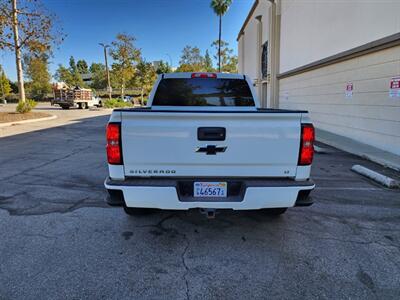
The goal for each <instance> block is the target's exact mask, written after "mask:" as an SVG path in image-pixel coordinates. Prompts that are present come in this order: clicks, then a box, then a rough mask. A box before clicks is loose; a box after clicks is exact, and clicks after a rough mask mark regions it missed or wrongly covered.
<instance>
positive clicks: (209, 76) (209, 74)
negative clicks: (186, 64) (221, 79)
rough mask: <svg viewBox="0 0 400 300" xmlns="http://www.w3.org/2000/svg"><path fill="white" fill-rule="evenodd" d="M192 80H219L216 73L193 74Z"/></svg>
mask: <svg viewBox="0 0 400 300" xmlns="http://www.w3.org/2000/svg"><path fill="white" fill-rule="evenodd" d="M192 78H217V74H215V73H192Z"/></svg>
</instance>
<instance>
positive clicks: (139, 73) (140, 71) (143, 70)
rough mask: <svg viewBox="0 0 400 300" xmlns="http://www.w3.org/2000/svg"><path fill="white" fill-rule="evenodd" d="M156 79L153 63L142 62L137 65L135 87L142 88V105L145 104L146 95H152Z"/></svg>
mask: <svg viewBox="0 0 400 300" xmlns="http://www.w3.org/2000/svg"><path fill="white" fill-rule="evenodd" d="M156 78H157V73H156V70H155V69H154V66H153V65H152V64H151V63H149V62H146V61H144V60H141V61H140V62H139V63H138V64H137V66H136V74H135V77H134V83H133V85H135V86H137V87H139V88H140V94H141V102H142V104H143V103H144V95H148V94H149V93H150V91H151V88H152V87H153V84H154V81H155V80H156Z"/></svg>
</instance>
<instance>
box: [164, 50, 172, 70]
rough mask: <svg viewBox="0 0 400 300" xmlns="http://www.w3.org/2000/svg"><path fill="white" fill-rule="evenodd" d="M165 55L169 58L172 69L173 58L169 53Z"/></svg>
mask: <svg viewBox="0 0 400 300" xmlns="http://www.w3.org/2000/svg"><path fill="white" fill-rule="evenodd" d="M165 55H166V56H168V57H169V65H170V67H171V68H172V58H171V55H169V54H168V53H166V54H165Z"/></svg>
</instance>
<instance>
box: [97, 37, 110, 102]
mask: <svg viewBox="0 0 400 300" xmlns="http://www.w3.org/2000/svg"><path fill="white" fill-rule="evenodd" d="M99 45H100V46H102V47H103V49H104V61H105V64H106V72H107V89H108V98H109V99H110V100H111V92H112V90H111V81H110V70H109V69H108V61H107V48H109V47H110V46H109V45H106V44H103V43H99Z"/></svg>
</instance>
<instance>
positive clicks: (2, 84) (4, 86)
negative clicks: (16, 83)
mask: <svg viewBox="0 0 400 300" xmlns="http://www.w3.org/2000/svg"><path fill="white" fill-rule="evenodd" d="M10 92H11V85H10V81H9V80H8V79H7V76H6V74H5V73H4V71H3V68H2V67H1V66H0V94H1V99H3V100H5V99H6V96H7V95H8V94H9V93H10Z"/></svg>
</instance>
